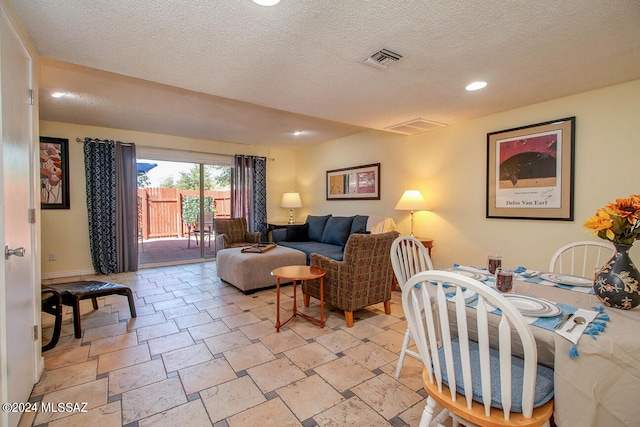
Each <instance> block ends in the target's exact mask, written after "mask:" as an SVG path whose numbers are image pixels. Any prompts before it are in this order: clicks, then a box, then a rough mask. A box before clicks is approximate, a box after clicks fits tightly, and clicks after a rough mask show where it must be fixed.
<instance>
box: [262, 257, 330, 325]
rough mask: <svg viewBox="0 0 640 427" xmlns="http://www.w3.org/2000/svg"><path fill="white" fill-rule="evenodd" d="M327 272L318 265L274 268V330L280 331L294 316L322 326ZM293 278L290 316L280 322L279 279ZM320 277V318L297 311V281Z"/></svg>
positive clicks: (272, 273)
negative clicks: (275, 282)
mask: <svg viewBox="0 0 640 427" xmlns="http://www.w3.org/2000/svg"><path fill="white" fill-rule="evenodd" d="M326 273H327V272H326V271H325V270H324V269H322V268H319V267H311V266H308V265H289V266H286V267H280V268H276V269H275V270H273V271H272V272H271V275H272V276H274V277H275V278H276V279H277V284H276V310H277V311H276V332H280V328H281V327H283V326H284V325H286V324H287V323H288V322H289V320H291V319H293V318H294V317H296V316H300V317H303V318H305V319H307V320H309V321H311V322H314V323H317V324H319V325H320V327H321V328H324V276H325V274H326ZM281 279H286V280H293V313H292V314H291V316H290V317H289V318H288V319H287V320H285V321H284V322H282V323H280V280H281ZM311 279H320V319H316V318H314V317H311V316H308V315H306V314H304V313H299V312H298V309H297V306H296V299H297V298H296V285H297V282H298V281H303V280H311Z"/></svg>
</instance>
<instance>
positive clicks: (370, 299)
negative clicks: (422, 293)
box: [302, 231, 399, 328]
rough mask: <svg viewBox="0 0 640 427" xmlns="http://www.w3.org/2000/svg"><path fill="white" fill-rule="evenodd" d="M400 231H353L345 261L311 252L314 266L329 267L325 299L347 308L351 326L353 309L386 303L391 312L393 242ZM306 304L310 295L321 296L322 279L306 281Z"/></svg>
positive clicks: (339, 306) (345, 315) (345, 309)
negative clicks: (358, 232) (365, 232)
mask: <svg viewBox="0 0 640 427" xmlns="http://www.w3.org/2000/svg"><path fill="white" fill-rule="evenodd" d="M398 236H399V233H398V232H396V231H392V232H389V233H382V234H352V235H351V236H350V237H349V240H347V244H346V245H345V248H344V260H343V261H336V260H334V259H331V258H327V257H326V256H324V255H320V254H311V260H310V261H311V262H310V263H311V265H312V266H315V267H320V268H323V269H324V270H326V272H327V274H326V276H325V278H324V302H326V303H329V304H332V305H334V306H336V307H338V308H339V309H341V310H344V317H345V321H346V322H347V327H348V328H351V327H353V312H354V311H356V310H359V309H361V308H364V307H366V306H368V305H372V304H377V303H379V302H383V303H384V311H385V313H386V314H391V287H392V284H393V268H392V267H391V244H392V243H393V241H394V239H395V238H396V237H398ZM302 293H303V294H304V305H305V307H308V306H309V297H314V298H319V297H320V280H319V279H316V280H309V281H306V282H303V284H302Z"/></svg>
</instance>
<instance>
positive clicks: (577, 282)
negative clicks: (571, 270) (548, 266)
mask: <svg viewBox="0 0 640 427" xmlns="http://www.w3.org/2000/svg"><path fill="white" fill-rule="evenodd" d="M540 277H541V278H542V279H544V280H548V281H550V282H553V283H558V284H560V285H570V286H583V287H585V288H588V287H591V286H593V279H587V278H586V277H580V276H572V275H571V274H561V273H540Z"/></svg>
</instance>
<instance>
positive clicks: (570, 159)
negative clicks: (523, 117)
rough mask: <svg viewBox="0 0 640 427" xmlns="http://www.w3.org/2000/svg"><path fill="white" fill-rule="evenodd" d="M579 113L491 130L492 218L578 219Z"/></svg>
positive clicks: (489, 190)
mask: <svg viewBox="0 0 640 427" xmlns="http://www.w3.org/2000/svg"><path fill="white" fill-rule="evenodd" d="M575 119H576V118H575V117H568V118H564V119H559V120H552V121H549V122H544V123H537V124H533V125H529V126H523V127H519V128H514V129H507V130H502V131H498V132H492V133H488V134H487V206H486V215H487V218H512V219H546V220H564V221H573V176H574V142H575Z"/></svg>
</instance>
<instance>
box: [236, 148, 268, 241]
mask: <svg viewBox="0 0 640 427" xmlns="http://www.w3.org/2000/svg"><path fill="white" fill-rule="evenodd" d="M231 197H232V198H233V201H232V212H231V216H233V217H237V218H238V217H245V218H246V219H247V224H248V226H249V231H252V232H255V231H259V232H261V233H262V239H263V240H265V241H266V239H267V159H266V158H264V157H256V156H244V155H236V156H235V158H234V168H233V173H232V175H231Z"/></svg>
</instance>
